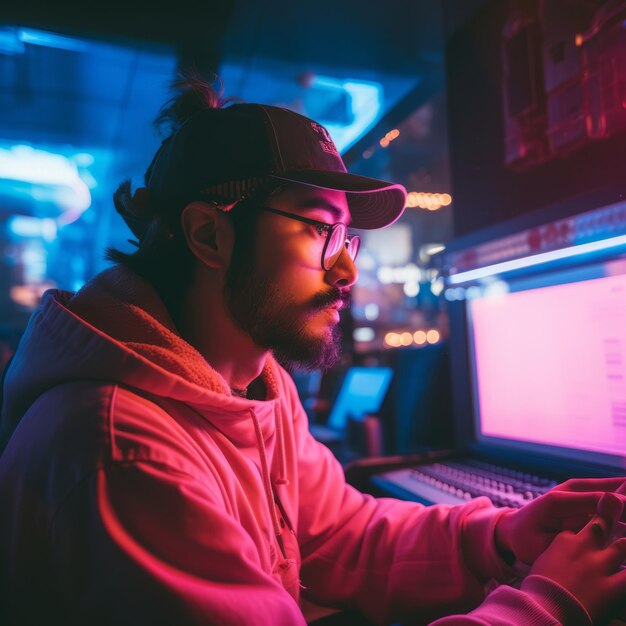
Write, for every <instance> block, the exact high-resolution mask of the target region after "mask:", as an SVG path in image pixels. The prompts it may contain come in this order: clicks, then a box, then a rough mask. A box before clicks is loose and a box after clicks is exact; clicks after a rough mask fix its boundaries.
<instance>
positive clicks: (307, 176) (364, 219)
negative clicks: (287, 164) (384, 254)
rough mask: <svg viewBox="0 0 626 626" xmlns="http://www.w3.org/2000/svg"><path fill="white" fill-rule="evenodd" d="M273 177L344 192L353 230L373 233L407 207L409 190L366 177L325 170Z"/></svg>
mask: <svg viewBox="0 0 626 626" xmlns="http://www.w3.org/2000/svg"><path fill="white" fill-rule="evenodd" d="M272 177H273V178H277V179H279V180H286V181H290V182H293V183H301V184H303V185H308V186H310V187H319V188H320V189H332V190H334V191H345V192H346V194H347V199H348V207H349V208H350V215H351V216H352V222H351V223H350V226H351V227H352V228H363V229H366V230H371V229H374V228H383V227H384V226H389V225H390V224H393V223H394V222H395V221H396V220H397V219H398V218H399V217H400V216H401V215H402V213H403V212H404V208H405V206H406V189H405V188H404V187H403V186H402V185H397V184H393V183H388V182H385V181H384V180H377V179H376V178H368V177H367V176H359V175H357V174H349V173H347V172H329V171H325V170H300V171H297V172H283V173H282V174H272Z"/></svg>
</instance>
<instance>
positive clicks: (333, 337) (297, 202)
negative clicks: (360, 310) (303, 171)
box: [225, 185, 358, 368]
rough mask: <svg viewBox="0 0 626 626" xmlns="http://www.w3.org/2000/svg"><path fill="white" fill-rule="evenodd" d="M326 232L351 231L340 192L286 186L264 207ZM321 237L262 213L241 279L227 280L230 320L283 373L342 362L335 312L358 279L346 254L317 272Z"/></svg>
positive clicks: (297, 224)
mask: <svg viewBox="0 0 626 626" xmlns="http://www.w3.org/2000/svg"><path fill="white" fill-rule="evenodd" d="M264 204H265V205H266V206H269V207H273V208H275V209H278V210H280V211H284V212H286V213H290V214H293V215H295V216H302V217H307V218H310V219H314V220H317V221H320V222H324V223H326V224H333V223H335V222H344V223H346V224H347V223H349V221H350V213H349V211H348V203H347V200H346V195H345V193H344V192H340V191H330V190H326V189H315V188H312V187H305V186H295V185H294V186H289V187H288V188H286V189H285V190H283V191H281V192H280V193H278V194H276V195H273V196H271V197H270V198H269V199H268V200H267V201H266V202H265V203H264ZM325 237H326V235H325V233H322V234H319V233H318V230H317V229H316V228H315V226H312V225H309V224H305V223H302V222H299V221H296V220H293V219H290V218H287V217H284V216H281V215H276V214H274V213H269V212H265V211H261V212H260V214H259V216H258V224H257V233H256V241H255V248H254V250H251V251H250V252H251V254H250V266H249V267H244V268H243V269H242V270H241V271H242V272H245V274H242V275H239V276H230V277H229V278H228V280H227V284H226V288H225V292H226V296H227V299H226V302H227V305H228V307H229V310H230V313H231V314H232V316H233V318H234V319H235V321H236V322H237V324H238V325H239V327H240V328H242V329H243V330H244V331H246V332H247V333H248V334H249V335H250V336H251V337H252V339H253V340H254V341H255V342H256V343H257V344H258V345H259V346H261V347H263V348H267V349H271V350H272V351H273V352H274V354H275V356H276V357H277V359H278V360H279V361H281V362H282V363H284V364H287V365H299V366H304V367H309V368H317V367H330V366H331V365H333V364H334V363H335V362H336V361H337V359H338V358H339V355H340V343H341V334H340V331H339V326H338V324H339V310H340V309H341V308H342V307H345V306H346V305H347V303H348V301H349V291H350V287H351V285H352V284H353V283H354V282H355V280H356V278H357V276H358V274H357V270H356V267H355V266H354V263H353V262H352V260H351V259H350V257H349V255H348V254H347V252H345V251H344V252H342V254H341V256H340V257H339V259H338V261H337V263H336V264H335V266H334V267H332V268H331V269H330V270H324V269H323V268H322V251H323V249H324V242H325Z"/></svg>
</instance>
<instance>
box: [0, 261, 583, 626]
mask: <svg viewBox="0 0 626 626" xmlns="http://www.w3.org/2000/svg"><path fill="white" fill-rule="evenodd" d="M263 376H264V380H265V383H266V385H267V389H268V397H267V399H266V400H265V401H263V402H259V401H250V400H244V399H240V398H237V397H233V396H232V395H231V394H230V391H229V389H228V386H227V385H226V383H225V381H224V380H223V378H222V377H221V376H220V375H219V373H217V372H216V371H215V370H213V369H212V368H211V367H210V366H209V365H208V363H206V361H205V360H204V359H203V358H202V356H201V355H200V354H199V353H198V352H197V351H196V350H195V349H194V348H192V347H191V346H190V345H189V344H187V343H185V342H184V341H183V340H182V339H181V338H180V336H179V335H178V334H177V332H176V329H175V327H174V325H173V323H172V321H171V319H170V317H169V315H168V313H167V311H166V310H165V308H164V306H163V304H162V302H161V301H160V300H159V298H158V297H157V295H156V293H155V292H154V290H153V289H152V288H151V287H150V286H149V285H148V284H147V283H146V282H145V281H143V280H141V279H139V278H137V277H136V276H134V275H132V274H130V273H128V272H127V271H126V270H123V269H121V268H115V269H112V270H108V271H106V272H104V273H103V274H101V275H99V276H98V277H96V278H95V279H94V280H93V281H92V282H91V283H89V284H88V285H87V286H86V287H85V288H84V289H83V290H81V291H80V292H79V293H78V294H76V295H75V296H73V295H72V294H69V293H64V292H48V293H47V294H46V295H45V297H44V300H43V302H42V305H41V306H40V308H39V309H38V310H37V312H36V313H35V314H34V315H33V317H32V319H31V321H30V323H29V326H28V329H27V331H26V334H25V336H24V338H23V340H22V342H21V345H20V348H19V350H18V353H17V355H16V357H15V359H14V361H13V363H12V365H11V367H10V369H9V371H8V373H7V376H6V381H5V387H4V392H5V393H4V405H3V413H2V421H1V422H0V435H2V437H3V439H4V440H7V439H8V438H9V437H10V440H9V442H8V445H7V447H6V449H5V451H4V453H3V454H2V456H0V511H1V514H0V616H2V612H4V616H2V617H4V620H3V619H0V623H1V624H26V623H30V622H31V621H32V622H33V623H35V622H37V620H38V619H39V618H41V616H43V621H41V622H40V623H45V624H55V623H63V624H81V625H85V626H87V625H88V626H91V625H96V624H111V625H115V626H120V625H124V624H133V625H137V624H150V625H151V626H155V625H158V624H163V625H166V624H167V625H172V624H176V625H179V626H183V625H188V624H216V625H219V626H224V625H229V624H246V625H251V624H254V625H257V624H258V625H265V624H267V625H272V626H280V625H298V624H304V623H305V616H304V615H303V612H302V610H301V608H300V593H301V592H302V594H303V595H304V596H306V598H307V599H308V600H311V601H313V602H316V603H318V604H322V605H325V606H333V607H348V608H353V609H356V610H358V611H360V612H362V613H363V614H364V615H365V616H367V617H368V618H369V619H371V620H373V621H375V622H377V623H381V624H383V623H389V622H392V621H399V620H408V621H410V622H411V623H425V622H427V621H428V620H432V619H435V618H437V617H438V616H441V615H445V614H451V613H455V612H467V611H471V613H470V614H469V615H466V616H460V615H457V616H452V617H447V618H442V619H441V620H440V621H438V622H437V624H440V625H441V626H443V625H444V624H445V625H449V624H509V625H523V624H533V625H535V624H536V625H544V624H546V625H547V624H558V623H567V624H575V625H576V626H582V625H584V624H587V623H589V618H588V617H587V615H586V612H585V611H584V609H583V608H582V607H581V606H580V605H579V604H578V602H577V601H576V600H575V599H574V598H572V596H571V595H570V594H568V593H567V592H566V591H565V590H564V589H562V588H560V587H558V586H557V585H555V584H554V583H551V582H550V581H547V580H545V579H542V578H541V577H537V576H531V577H529V578H527V579H526V580H525V581H524V584H523V586H522V590H518V589H513V588H512V587H508V586H504V585H503V586H500V587H498V588H497V589H496V591H494V592H493V593H492V594H490V595H489V597H488V598H487V600H485V601H484V602H483V604H482V605H480V606H479V607H478V608H475V607H477V605H478V604H479V603H480V602H481V600H482V599H483V597H484V596H485V593H486V589H487V588H488V587H489V585H492V586H493V581H504V580H507V579H509V580H510V579H511V578H512V576H513V573H512V571H511V570H510V569H509V568H508V567H507V566H506V565H505V563H504V562H502V561H501V560H500V558H499V556H498V554H497V553H496V550H495V546H494V541H493V532H494V526H495V523H496V519H497V517H498V515H499V514H500V513H501V511H499V510H496V509H494V508H493V507H492V506H491V504H490V502H489V501H488V500H487V499H478V500H475V501H472V502H470V503H468V504H467V505H463V506H459V507H449V506H432V507H426V508H425V507H422V506H420V505H416V504H412V503H407V502H400V501H396V500H392V499H374V498H372V497H370V496H366V495H363V494H361V493H359V492H357V491H356V490H354V489H353V488H351V487H350V486H347V485H346V484H345V481H344V477H343V472H342V469H341V466H340V465H339V464H338V463H337V461H336V460H335V459H334V457H333V456H332V454H330V452H329V451H328V450H327V449H326V448H325V447H323V446H322V445H320V444H319V443H318V442H316V441H315V440H314V439H313V438H312V437H311V435H310V434H309V431H308V427H307V420H306V415H305V413H304V411H303V409H302V407H301V405H300V402H299V400H298V396H297V393H296V390H295V388H294V385H293V382H292V381H291V379H290V378H289V376H288V375H287V374H286V373H285V371H284V370H283V369H282V368H281V367H280V366H279V365H278V364H277V363H276V362H275V361H274V360H273V359H271V358H270V359H268V361H267V364H266V367H265V370H264V372H263ZM290 528H292V529H293V531H292V530H290ZM472 609H474V610H473V611H472Z"/></svg>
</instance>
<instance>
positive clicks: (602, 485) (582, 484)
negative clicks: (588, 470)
mask: <svg viewBox="0 0 626 626" xmlns="http://www.w3.org/2000/svg"><path fill="white" fill-rule="evenodd" d="M620 488H621V489H623V491H618V490H619V489H620ZM552 491H569V492H583V491H615V492H617V493H621V494H626V479H624V477H623V476H618V477H615V478H571V479H570V480H566V481H565V482H564V483H561V484H560V485H557V486H556V487H554V488H553V489H552Z"/></svg>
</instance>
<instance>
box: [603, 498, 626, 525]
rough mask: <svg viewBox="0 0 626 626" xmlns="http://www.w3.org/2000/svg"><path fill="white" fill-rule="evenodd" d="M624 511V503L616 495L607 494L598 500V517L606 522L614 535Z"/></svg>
mask: <svg viewBox="0 0 626 626" xmlns="http://www.w3.org/2000/svg"><path fill="white" fill-rule="evenodd" d="M623 510H624V502H623V501H622V500H621V499H620V497H619V496H617V495H615V494H614V493H610V492H609V493H605V494H603V495H602V497H601V498H600V500H598V515H599V516H600V517H602V518H603V519H605V520H606V522H607V523H608V525H609V528H610V532H611V533H612V532H613V530H614V529H615V527H616V525H617V523H618V522H619V520H620V518H621V516H622V512H623Z"/></svg>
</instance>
